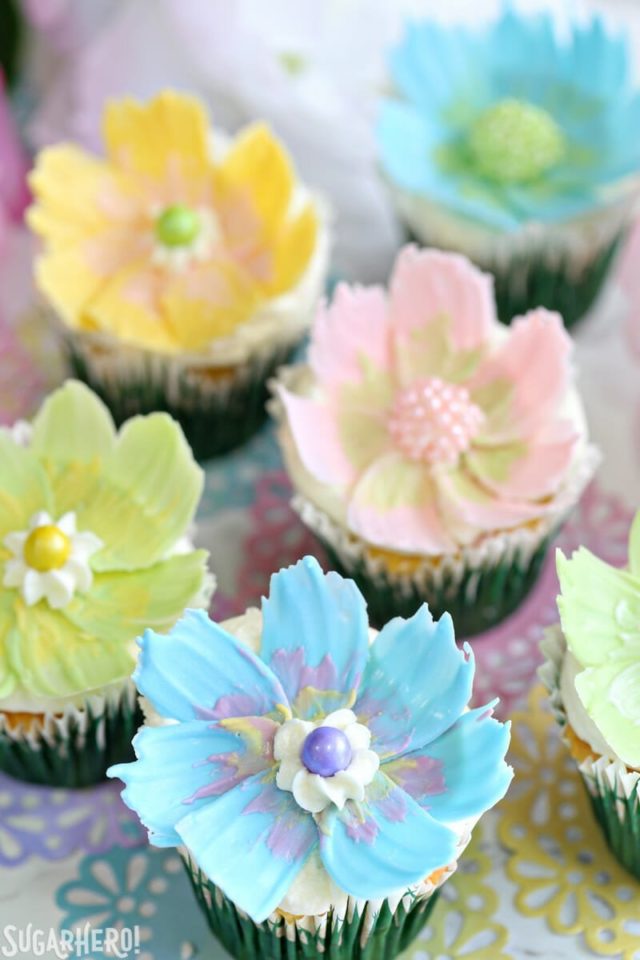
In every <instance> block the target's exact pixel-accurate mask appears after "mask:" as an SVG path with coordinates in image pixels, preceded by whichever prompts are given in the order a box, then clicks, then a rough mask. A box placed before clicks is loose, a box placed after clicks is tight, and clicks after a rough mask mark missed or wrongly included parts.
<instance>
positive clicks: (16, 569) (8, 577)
mask: <svg viewBox="0 0 640 960" xmlns="http://www.w3.org/2000/svg"><path fill="white" fill-rule="evenodd" d="M26 572H27V565H26V564H25V563H24V561H23V560H20V559H19V558H18V557H16V558H15V559H14V560H7V562H6V564H5V568H4V578H3V581H2V584H3V586H5V587H21V586H22V581H23V580H24V578H25V574H26Z"/></svg>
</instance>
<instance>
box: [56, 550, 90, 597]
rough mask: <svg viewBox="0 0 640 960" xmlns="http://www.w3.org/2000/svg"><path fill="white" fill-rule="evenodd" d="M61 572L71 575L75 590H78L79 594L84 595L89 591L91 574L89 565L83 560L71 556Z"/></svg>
mask: <svg viewBox="0 0 640 960" xmlns="http://www.w3.org/2000/svg"><path fill="white" fill-rule="evenodd" d="M61 572H62V573H69V574H71V576H72V577H73V578H74V580H75V585H76V590H79V591H80V592H81V593H86V592H87V591H88V590H90V589H91V584H92V583H93V573H92V571H91V567H90V566H89V564H88V563H86V562H85V561H84V560H78V559H76V558H75V557H73V556H72V557H71V559H70V560H67V562H66V563H65V565H64V567H62V571H61Z"/></svg>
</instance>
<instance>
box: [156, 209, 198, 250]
mask: <svg viewBox="0 0 640 960" xmlns="http://www.w3.org/2000/svg"><path fill="white" fill-rule="evenodd" d="M201 227H202V222H201V219H200V216H199V215H198V213H197V212H196V211H195V210H192V209H191V208H190V207H185V206H183V205H182V204H180V203H177V204H174V205H173V206H171V207H167V208H166V209H165V210H163V211H162V213H161V214H160V215H159V216H158V217H157V218H156V222H155V226H154V229H155V235H156V239H157V240H158V242H159V243H161V244H162V246H163V247H171V248H173V247H188V246H190V245H191V244H192V243H193V242H194V240H195V239H196V238H197V236H198V234H199V233H200V230H201Z"/></svg>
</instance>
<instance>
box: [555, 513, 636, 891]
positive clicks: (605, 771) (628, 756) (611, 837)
mask: <svg viewBox="0 0 640 960" xmlns="http://www.w3.org/2000/svg"><path fill="white" fill-rule="evenodd" d="M558 576H559V578H560V588H561V593H560V596H559V598H558V609H559V610H560V619H561V623H562V629H560V628H557V629H554V630H552V631H549V633H548V635H547V637H546V638H545V641H544V644H543V649H544V652H545V654H546V657H547V662H546V663H545V665H544V667H543V668H542V669H541V676H542V679H543V681H544V682H545V684H546V686H547V688H548V689H549V691H550V693H551V703H552V706H553V709H554V711H555V714H556V717H557V720H558V722H559V723H560V725H561V727H562V728H563V731H564V734H565V738H566V741H567V743H568V745H569V749H570V752H571V755H572V757H573V758H574V759H575V760H576V762H577V764H578V766H579V770H580V773H581V775H582V778H583V780H584V782H585V785H586V787H587V790H588V793H589V797H590V799H591V803H592V806H593V811H594V814H595V816H596V819H597V820H598V822H599V824H600V826H601V828H602V830H603V832H604V834H605V837H606V839H607V842H608V844H609V846H610V847H611V850H612V851H613V853H614V854H615V856H616V857H617V859H618V860H619V861H620V863H622V864H623V866H625V867H626V868H627V870H630V871H631V873H633V874H634V875H635V876H636V877H637V878H638V879H639V880H640V626H639V624H640V513H638V514H637V515H636V519H635V521H634V523H633V526H632V528H631V534H630V539H629V567H628V569H627V570H617V569H615V568H614V567H610V566H609V565H608V564H606V563H604V561H602V560H599V559H598V558H597V557H595V556H593V554H591V553H590V552H589V551H588V550H585V549H584V548H582V547H581V548H580V549H579V550H578V551H576V553H574V554H573V556H572V557H571V558H570V559H567V558H566V557H564V556H563V555H562V554H561V553H559V554H558Z"/></svg>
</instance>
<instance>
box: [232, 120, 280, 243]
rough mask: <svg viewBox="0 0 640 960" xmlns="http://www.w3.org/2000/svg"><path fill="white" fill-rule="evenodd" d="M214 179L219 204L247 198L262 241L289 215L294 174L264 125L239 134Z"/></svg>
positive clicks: (277, 228) (278, 144)
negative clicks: (253, 212) (220, 196)
mask: <svg viewBox="0 0 640 960" xmlns="http://www.w3.org/2000/svg"><path fill="white" fill-rule="evenodd" d="M216 179H217V183H218V188H219V190H220V192H221V194H222V198H223V201H232V202H233V201H234V200H241V198H242V197H247V198H248V199H249V200H250V202H251V206H252V208H253V210H254V211H255V213H256V214H257V216H258V218H259V220H260V232H261V234H262V237H263V238H264V239H266V238H272V237H274V236H275V235H276V233H277V232H278V230H279V228H280V226H281V224H282V221H283V220H284V218H285V217H286V216H287V213H288V211H289V206H290V204H291V197H292V195H293V184H294V173H293V168H292V165H291V161H290V159H289V157H288V156H287V153H286V151H285V150H284V148H283V147H282V146H281V145H280V143H279V142H278V141H277V140H276V138H275V137H274V136H273V134H272V133H271V131H270V130H269V128H268V127H267V126H266V125H265V124H263V123H258V124H254V125H252V126H250V127H247V128H246V129H245V130H243V131H242V133H240V135H239V136H238V137H237V138H236V140H235V141H234V143H233V146H232V147H231V149H230V150H229V152H228V153H227V154H226V156H225V158H224V160H223V162H222V163H221V164H220V166H219V167H218V170H217V178H216Z"/></svg>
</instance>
